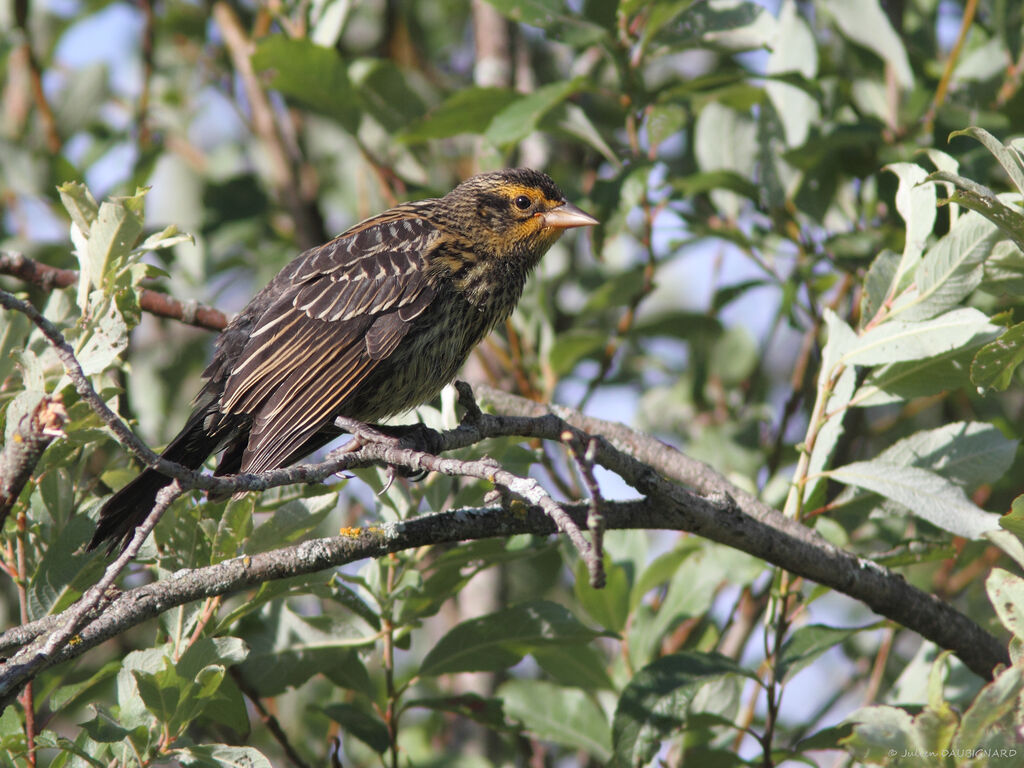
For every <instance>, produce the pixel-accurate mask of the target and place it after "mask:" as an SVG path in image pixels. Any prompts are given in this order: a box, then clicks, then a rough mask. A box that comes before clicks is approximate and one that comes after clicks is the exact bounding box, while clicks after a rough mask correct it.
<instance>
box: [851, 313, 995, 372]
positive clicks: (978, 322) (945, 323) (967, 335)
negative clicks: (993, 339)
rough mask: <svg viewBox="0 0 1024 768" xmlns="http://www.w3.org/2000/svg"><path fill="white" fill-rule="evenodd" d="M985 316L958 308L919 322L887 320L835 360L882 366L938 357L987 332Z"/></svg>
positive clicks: (988, 326)
mask: <svg viewBox="0 0 1024 768" xmlns="http://www.w3.org/2000/svg"><path fill="white" fill-rule="evenodd" d="M992 329H993V326H992V325H991V324H990V323H989V320H988V317H986V316H985V313H983V312H980V311H979V310H977V309H974V308H973V307H962V308H961V309H954V310H953V311H951V312H946V313H945V314H943V315H940V316H939V317H935V318H933V319H931V320H924V321H922V322H904V321H901V320H887V321H886V322H884V323H879V324H878V325H876V326H875V327H874V328H872V329H870V330H869V331H867V332H866V333H864V334H862V335H861V336H860V337H859V338H858V340H857V342H856V343H855V344H853V345H852V346H851V347H850V348H848V349H847V350H846V351H845V352H844V353H843V354H842V356H841V357H840V358H839V359H840V362H842V363H845V364H846V365H884V364H886V363H902V362H906V361H908V360H921V359H923V358H928V357H934V356H936V355H941V354H944V353H946V352H950V351H951V350H954V349H958V348H960V347H963V346H964V345H966V344H968V343H969V342H971V340H973V339H974V338H975V336H977V335H978V334H979V333H984V332H987V331H991V330H992Z"/></svg>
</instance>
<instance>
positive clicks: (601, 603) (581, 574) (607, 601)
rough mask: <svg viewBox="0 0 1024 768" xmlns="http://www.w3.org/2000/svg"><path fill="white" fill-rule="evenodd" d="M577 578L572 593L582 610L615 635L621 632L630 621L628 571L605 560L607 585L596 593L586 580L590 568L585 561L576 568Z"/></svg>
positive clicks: (580, 562)
mask: <svg viewBox="0 0 1024 768" xmlns="http://www.w3.org/2000/svg"><path fill="white" fill-rule="evenodd" d="M574 570H575V573H576V578H575V580H574V585H573V592H574V593H575V594H576V599H577V600H579V603H580V607H582V608H583V610H584V611H586V612H587V615H588V616H590V618H592V619H593V620H594V621H596V622H597V623H598V624H600V625H601V626H602V627H604V628H605V629H609V630H611V631H612V632H621V631H622V630H623V628H624V627H625V626H626V620H627V619H628V618H629V590H630V584H629V578H628V576H627V575H626V569H625V568H623V567H622V566H621V565H616V564H615V563H613V562H612V561H611V558H609V557H607V556H606V557H605V563H604V572H605V576H606V577H607V578H606V582H605V585H604V587H602V588H601V589H594V588H593V587H591V586H590V584H589V583H588V579H587V566H586V564H585V563H584V562H583V560H582V558H581V559H579V560H577V561H576V565H575V566H574Z"/></svg>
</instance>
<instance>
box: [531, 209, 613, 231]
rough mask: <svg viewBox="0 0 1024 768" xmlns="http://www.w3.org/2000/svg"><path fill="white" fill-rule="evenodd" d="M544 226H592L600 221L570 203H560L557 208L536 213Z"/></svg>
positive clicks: (568, 227)
mask: <svg viewBox="0 0 1024 768" xmlns="http://www.w3.org/2000/svg"><path fill="white" fill-rule="evenodd" d="M538 215H539V216H540V219H541V221H542V222H544V226H545V227H553V228H554V229H572V228H573V227H592V226H594V225H595V224H600V222H599V221H598V220H597V219H595V218H594V217H593V216H591V215H590V214H589V213H584V212H583V211H581V210H580V209H579V208H577V207H576V206H575V205H573V204H572V203H562V204H561V205H560V206H558V207H557V208H552V209H551V210H550V211H545V212H544V213H541V214H538Z"/></svg>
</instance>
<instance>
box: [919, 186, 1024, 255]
mask: <svg viewBox="0 0 1024 768" xmlns="http://www.w3.org/2000/svg"><path fill="white" fill-rule="evenodd" d="M928 178H929V179H932V180H936V181H947V182H951V183H953V184H955V185H956V188H955V189H954V190H953V191H952V192H951V193H950V195H949V199H948V200H946V202H947V203H955V204H957V205H962V206H963V207H964V208H969V209H970V210H972V211H975V212H976V213H979V214H981V215H982V216H984V217H985V218H986V219H988V220H989V221H990V222H992V223H993V224H995V225H996V226H997V227H999V229H1000V230H1001V231H1002V232H1003V234H1005V235H1006V236H1007V237H1009V238H1011V239H1012V240H1013V242H1014V243H1015V244H1016V245H1017V247H1018V248H1024V215H1022V214H1021V211H1020V209H1019V208H1015V207H1010V206H1009V205H1007V204H1006V203H1004V202H1003V200H1002V199H1000V198H1007V197H1012V198H1016V197H1017V195H1016V194H1013V195H1012V196H1008V195H995V194H993V193H992V191H991V190H989V189H988V188H987V187H984V186H982V185H981V184H978V183H976V182H974V181H971V180H970V179H966V178H964V177H963V176H958V175H957V174H955V173H949V172H947V171H936V172H935V173H933V174H931V175H930V176H929V177H928ZM1013 202H1014V203H1016V202H1017V200H1016V199H1013Z"/></svg>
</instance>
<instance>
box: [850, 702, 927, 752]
mask: <svg viewBox="0 0 1024 768" xmlns="http://www.w3.org/2000/svg"><path fill="white" fill-rule="evenodd" d="M846 723H849V724H852V725H853V733H852V734H851V735H850V736H848V737H846V738H845V739H841V740H840V743H841V744H842V745H843V746H844V747H846V749H848V750H849V751H850V753H851V754H853V755H854V756H855V757H856V758H857V759H859V760H861V761H863V762H866V763H867V762H870V763H880V764H884V763H885V762H886V760H889V761H891V760H892V758H893V756H894V755H907V754H911V755H916V754H922V753H923V752H924V751H925V750H924V747H923V746H922V745H921V743H920V741H919V740H918V738H917V733H916V730H915V728H914V719H913V718H912V717H911V716H910V714H909V713H908V712H906V711H905V710H902V709H900V708H899V707H886V706H877V707H864V708H863V709H859V710H857V711H856V712H854V713H853V714H852V715H850V717H848V718H847V719H846Z"/></svg>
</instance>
